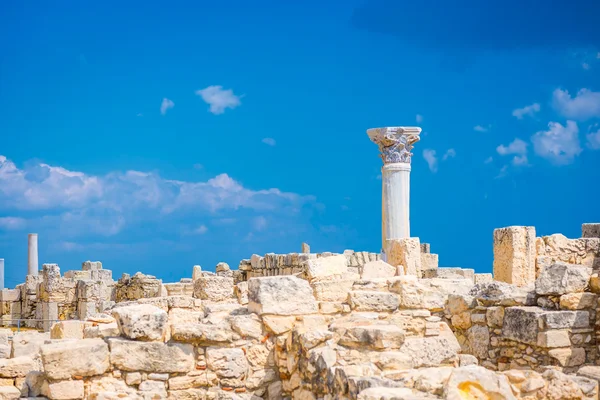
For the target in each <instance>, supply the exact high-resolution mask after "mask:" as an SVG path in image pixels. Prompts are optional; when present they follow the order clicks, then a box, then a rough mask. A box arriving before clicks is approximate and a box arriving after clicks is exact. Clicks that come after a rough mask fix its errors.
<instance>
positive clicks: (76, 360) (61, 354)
mask: <svg viewBox="0 0 600 400" xmlns="http://www.w3.org/2000/svg"><path fill="white" fill-rule="evenodd" d="M41 354H42V363H43V365H44V371H45V372H46V375H47V376H48V377H49V378H50V379H56V380H58V379H71V378H74V377H76V376H94V375H102V374H103V373H104V372H106V371H107V370H108V368H109V367H110V363H109V354H108V345H107V344H106V343H105V342H104V340H102V339H82V340H74V341H64V342H63V341H61V342H56V343H50V344H45V345H43V346H42V348H41Z"/></svg>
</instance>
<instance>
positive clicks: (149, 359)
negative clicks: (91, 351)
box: [108, 338, 194, 373]
mask: <svg viewBox="0 0 600 400" xmlns="http://www.w3.org/2000/svg"><path fill="white" fill-rule="evenodd" d="M108 344H109V346H110V361H111V363H112V365H113V366H115V367H116V368H118V369H120V370H123V371H132V372H135V371H138V372H139V371H142V372H158V373H179V372H181V373H183V372H189V371H191V370H192V369H193V367H194V347H193V346H192V345H190V344H179V343H169V344H164V343H161V342H137V341H131V340H126V339H119V338H110V339H108ZM140 355H143V356H140Z"/></svg>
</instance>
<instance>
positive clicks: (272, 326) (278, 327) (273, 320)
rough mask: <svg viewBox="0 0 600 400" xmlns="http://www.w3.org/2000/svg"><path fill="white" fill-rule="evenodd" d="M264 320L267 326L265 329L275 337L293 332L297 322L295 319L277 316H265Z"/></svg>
mask: <svg viewBox="0 0 600 400" xmlns="http://www.w3.org/2000/svg"><path fill="white" fill-rule="evenodd" d="M262 320H263V323H264V324H265V328H267V329H268V330H269V331H270V332H273V333H274V334H275V335H281V334H283V333H286V332H289V331H291V330H292V328H293V327H294V323H295V322H296V318H295V317H285V316H283V317H282V316H277V315H263V316H262Z"/></svg>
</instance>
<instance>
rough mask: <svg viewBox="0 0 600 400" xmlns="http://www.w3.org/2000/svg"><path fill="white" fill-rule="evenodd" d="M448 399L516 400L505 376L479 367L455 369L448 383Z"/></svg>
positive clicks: (445, 391) (445, 390) (446, 392)
mask: <svg viewBox="0 0 600 400" xmlns="http://www.w3.org/2000/svg"><path fill="white" fill-rule="evenodd" d="M444 393H445V394H446V396H447V398H448V399H465V398H477V397H480V394H483V396H485V397H483V398H488V399H505V400H514V399H516V397H515V396H514V394H513V392H512V389H511V385H510V382H509V380H508V378H507V377H506V376H504V375H500V374H497V373H495V372H494V371H490V370H488V369H485V368H483V367H479V366H477V365H469V366H466V367H460V368H455V369H454V370H453V371H452V374H451V375H450V379H448V382H446V385H445V388H444Z"/></svg>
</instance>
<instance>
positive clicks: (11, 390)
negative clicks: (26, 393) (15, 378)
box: [0, 386, 21, 400]
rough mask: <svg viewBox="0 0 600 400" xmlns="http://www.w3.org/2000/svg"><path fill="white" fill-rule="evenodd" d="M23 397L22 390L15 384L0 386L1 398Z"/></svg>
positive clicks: (9, 399)
mask: <svg viewBox="0 0 600 400" xmlns="http://www.w3.org/2000/svg"><path fill="white" fill-rule="evenodd" d="M20 397H21V391H20V390H19V389H17V388H16V387H14V386H0V400H16V399H19V398H20Z"/></svg>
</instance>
